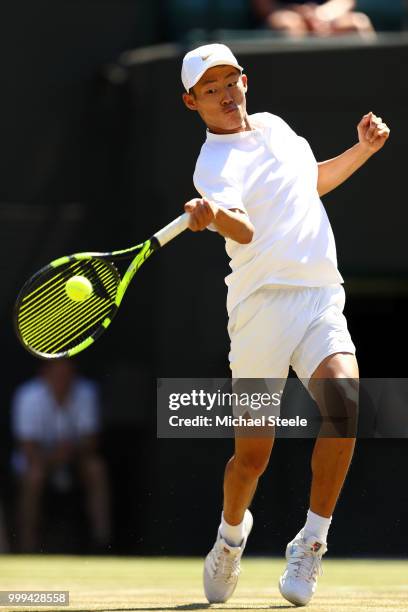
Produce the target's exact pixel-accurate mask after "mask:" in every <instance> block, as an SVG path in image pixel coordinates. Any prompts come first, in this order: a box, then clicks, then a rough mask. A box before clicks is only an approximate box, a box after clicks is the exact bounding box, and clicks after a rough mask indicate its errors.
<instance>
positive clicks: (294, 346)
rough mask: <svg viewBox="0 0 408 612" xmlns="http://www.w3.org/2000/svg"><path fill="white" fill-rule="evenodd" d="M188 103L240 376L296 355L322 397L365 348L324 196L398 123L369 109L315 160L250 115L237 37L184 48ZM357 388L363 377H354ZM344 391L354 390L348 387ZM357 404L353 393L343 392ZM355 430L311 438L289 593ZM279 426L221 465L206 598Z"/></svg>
mask: <svg viewBox="0 0 408 612" xmlns="http://www.w3.org/2000/svg"><path fill="white" fill-rule="evenodd" d="M181 76H182V82H183V85H184V88H185V93H184V94H183V100H184V104H185V105H186V106H187V108H188V109H190V110H192V111H197V112H198V114H199V115H200V117H201V119H202V120H203V121H204V123H205V125H206V126H207V137H206V141H205V143H204V145H203V146H202V148H201V152H200V155H199V157H198V160H197V164H196V169H195V173H194V185H195V187H196V188H197V190H198V192H199V193H200V194H201V198H194V199H192V200H190V201H189V202H187V203H186V204H185V210H186V211H187V212H189V213H190V229H191V230H193V231H200V230H203V229H205V228H210V229H213V230H216V231H217V232H218V233H219V234H221V235H222V236H224V238H225V240H226V251H227V254H228V255H229V257H230V259H231V261H230V266H231V270H232V271H231V274H229V276H227V278H226V284H227V286H228V299H227V309H228V313H229V334H230V339H231V350H230V355H229V358H230V366H231V370H232V377H233V378H234V379H240V378H259V379H286V377H287V375H288V369H289V366H290V365H291V366H292V367H293V369H294V370H295V372H296V374H297V375H298V377H299V378H301V379H302V380H303V381H307V385H308V388H309V391H310V393H311V394H312V396H313V397H314V399H315V400H316V401H317V404H318V406H319V408H320V409H321V410H323V408H324V406H323V404H324V397H323V396H324V392H323V391H322V385H321V384H319V381H321V379H326V380H328V379H339V378H340V379H346V380H347V381H350V384H351V385H352V383H353V381H355V380H356V379H358V376H359V372H358V365H357V360H356V357H355V347H354V344H353V342H352V340H351V337H350V334H349V332H348V329H347V322H346V319H345V317H344V315H343V308H344V301H345V296H344V290H343V287H342V284H341V283H342V282H343V279H342V277H341V275H340V273H339V272H338V269H337V259H336V248H335V242H334V237H333V233H332V229H331V227H330V223H329V220H328V218H327V215H326V212H325V210H324V207H323V205H322V203H321V201H320V196H323V195H325V194H326V193H329V192H330V191H332V190H333V189H335V188H336V187H337V186H338V185H340V184H341V183H343V182H344V181H345V180H346V179H347V178H348V177H349V176H351V175H352V174H353V173H354V172H355V171H356V170H357V169H358V168H359V167H360V166H362V165H363V164H364V163H365V162H366V161H367V160H368V159H369V158H370V157H371V156H372V155H373V154H374V153H376V152H377V151H378V150H379V149H381V147H382V146H383V145H384V143H385V141H386V140H387V138H388V136H389V132H390V131H389V129H388V127H387V125H386V124H385V123H384V122H383V120H382V119H381V117H377V116H375V115H374V114H373V113H372V112H369V113H367V114H366V115H364V117H363V118H362V119H361V121H360V122H359V124H358V126H357V133H358V142H357V143H356V144H355V145H354V146H353V147H351V148H350V149H348V150H347V151H345V152H344V153H342V154H341V155H339V156H338V157H335V158H334V159H329V160H327V161H324V162H320V163H317V162H316V160H315V158H314V156H313V153H312V151H311V149H310V147H309V145H308V143H307V142H306V140H304V139H303V138H301V137H299V136H297V135H296V134H295V132H294V131H293V130H292V129H291V128H290V127H289V126H288V125H287V124H286V123H285V121H283V120H282V119H281V118H280V117H277V116H276V115H272V114H270V113H257V114H254V115H248V113H247V109H246V98H245V96H246V92H247V85H248V84H247V77H246V75H245V74H244V73H243V69H242V67H241V66H240V65H239V63H238V61H237V59H236V58H235V57H234V55H233V54H232V52H231V50H230V49H229V48H228V47H226V46H225V45H222V44H210V45H205V46H202V47H199V48H197V49H194V50H192V51H190V52H189V53H187V54H186V56H185V57H184V61H183V67H182V75H181ZM354 391H355V390H354ZM343 392H344V389H343ZM343 396H347V397H343V400H344V402H348V404H347V407H346V408H347V410H348V411H349V412H350V411H355V413H356V412H357V400H356V396H357V394H356V393H355V392H354V393H353V390H351V393H350V394H349V393H347V388H346V389H345V392H344V393H343ZM354 444H355V439H354V438H353V437H319V438H317V440H316V442H315V446H314V450H313V455H312V461H311V467H312V483H311V492H310V508H309V510H308V512H307V516H306V520H305V524H304V526H303V527H302V529H301V530H300V532H299V533H298V534H297V535H296V536H295V537H294V539H293V540H292V541H291V542H290V543H289V544H288V546H287V549H286V558H287V567H286V570H285V571H284V573H283V575H282V576H281V578H280V581H279V588H280V592H281V594H282V595H283V597H285V598H286V599H287V600H288V601H290V602H292V603H293V604H295V605H306V604H307V603H308V602H309V601H310V599H311V598H312V596H313V593H314V592H315V589H316V581H317V576H318V575H319V573H320V571H321V559H322V556H323V554H324V553H325V552H326V551H327V535H328V531H329V527H330V523H331V520H332V515H333V511H334V508H335V505H336V502H337V499H338V497H339V494H340V491H341V488H342V486H343V483H344V480H345V478H346V474H347V471H348V468H349V465H350V461H351V458H352V454H353V450H354ZM272 445H273V440H272V439H271V437H257V438H251V437H237V438H236V439H235V451H234V455H233V457H232V458H231V459H230V460H229V462H228V464H227V466H226V470H225V478H224V504H223V512H222V515H221V524H220V527H219V529H218V534H217V539H216V542H215V545H214V547H213V549H212V550H211V552H210V553H209V554H208V555H207V558H206V560H205V567H204V589H205V594H206V597H207V599H208V601H209V602H225V601H227V600H228V598H229V597H230V596H231V595H232V594H233V592H234V590H235V587H236V585H237V581H238V575H239V572H240V559H241V556H242V553H243V551H244V548H245V546H246V543H247V538H248V536H249V533H250V531H251V528H252V522H253V521H252V515H251V513H250V511H249V509H248V507H249V505H250V503H251V500H252V497H253V495H254V493H255V490H256V486H257V483H258V479H259V477H260V476H261V474H262V473H263V472H264V470H265V468H266V466H267V464H268V461H269V457H270V453H271V450H272Z"/></svg>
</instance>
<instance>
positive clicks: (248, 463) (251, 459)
mask: <svg viewBox="0 0 408 612" xmlns="http://www.w3.org/2000/svg"><path fill="white" fill-rule="evenodd" d="M269 456H270V453H269V452H268V453H266V452H264V453H248V454H244V455H241V456H238V457H235V461H236V464H237V465H238V467H239V470H240V472H241V473H242V474H243V475H245V476H246V477H248V478H250V479H253V478H259V477H260V476H262V474H263V473H264V471H265V470H266V468H267V467H268V463H269Z"/></svg>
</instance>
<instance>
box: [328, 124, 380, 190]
mask: <svg viewBox="0 0 408 612" xmlns="http://www.w3.org/2000/svg"><path fill="white" fill-rule="evenodd" d="M357 132H358V143H357V144H355V145H354V146H353V147H351V149H347V151H344V153H342V154H341V155H338V156H337V157H334V158H333V159H328V160H327V161H323V162H319V163H318V179H317V191H318V193H319V195H320V196H323V195H325V194H326V193H329V192H330V191H333V189H335V188H336V187H338V186H339V185H341V184H342V183H344V181H346V180H347V179H348V178H349V177H350V176H351V175H352V174H353V173H354V172H355V171H356V170H358V169H359V168H360V167H361V166H362V165H363V164H365V162H366V161H367V160H368V159H370V157H371V156H372V155H374V153H377V151H379V150H380V149H381V148H382V147H383V146H384V144H385V142H386V140H387V139H388V137H389V135H390V129H389V127H388V126H387V124H386V123H384V122H383V120H382V119H381V117H376V115H374V113H372V112H370V113H367V115H364V117H363V118H362V119H361V121H360V123H359V124H358V126H357Z"/></svg>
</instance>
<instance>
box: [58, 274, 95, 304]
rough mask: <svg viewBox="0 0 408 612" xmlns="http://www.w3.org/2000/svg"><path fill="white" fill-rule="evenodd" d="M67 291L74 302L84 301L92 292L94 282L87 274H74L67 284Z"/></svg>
mask: <svg viewBox="0 0 408 612" xmlns="http://www.w3.org/2000/svg"><path fill="white" fill-rule="evenodd" d="M65 291H66V292H67V296H68V297H69V298H70V299H71V300H73V301H74V302H83V301H84V300H86V299H88V298H89V296H90V295H91V294H92V284H91V283H90V282H89V280H88V279H87V278H85V276H72V277H71V278H70V279H69V280H67V282H66V284H65Z"/></svg>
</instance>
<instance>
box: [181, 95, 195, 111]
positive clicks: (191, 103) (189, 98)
mask: <svg viewBox="0 0 408 612" xmlns="http://www.w3.org/2000/svg"><path fill="white" fill-rule="evenodd" d="M183 102H184V104H185V105H186V106H187V108H188V109H190V110H197V104H196V99H195V97H194V96H193V94H191V93H187V92H185V93H183Z"/></svg>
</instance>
